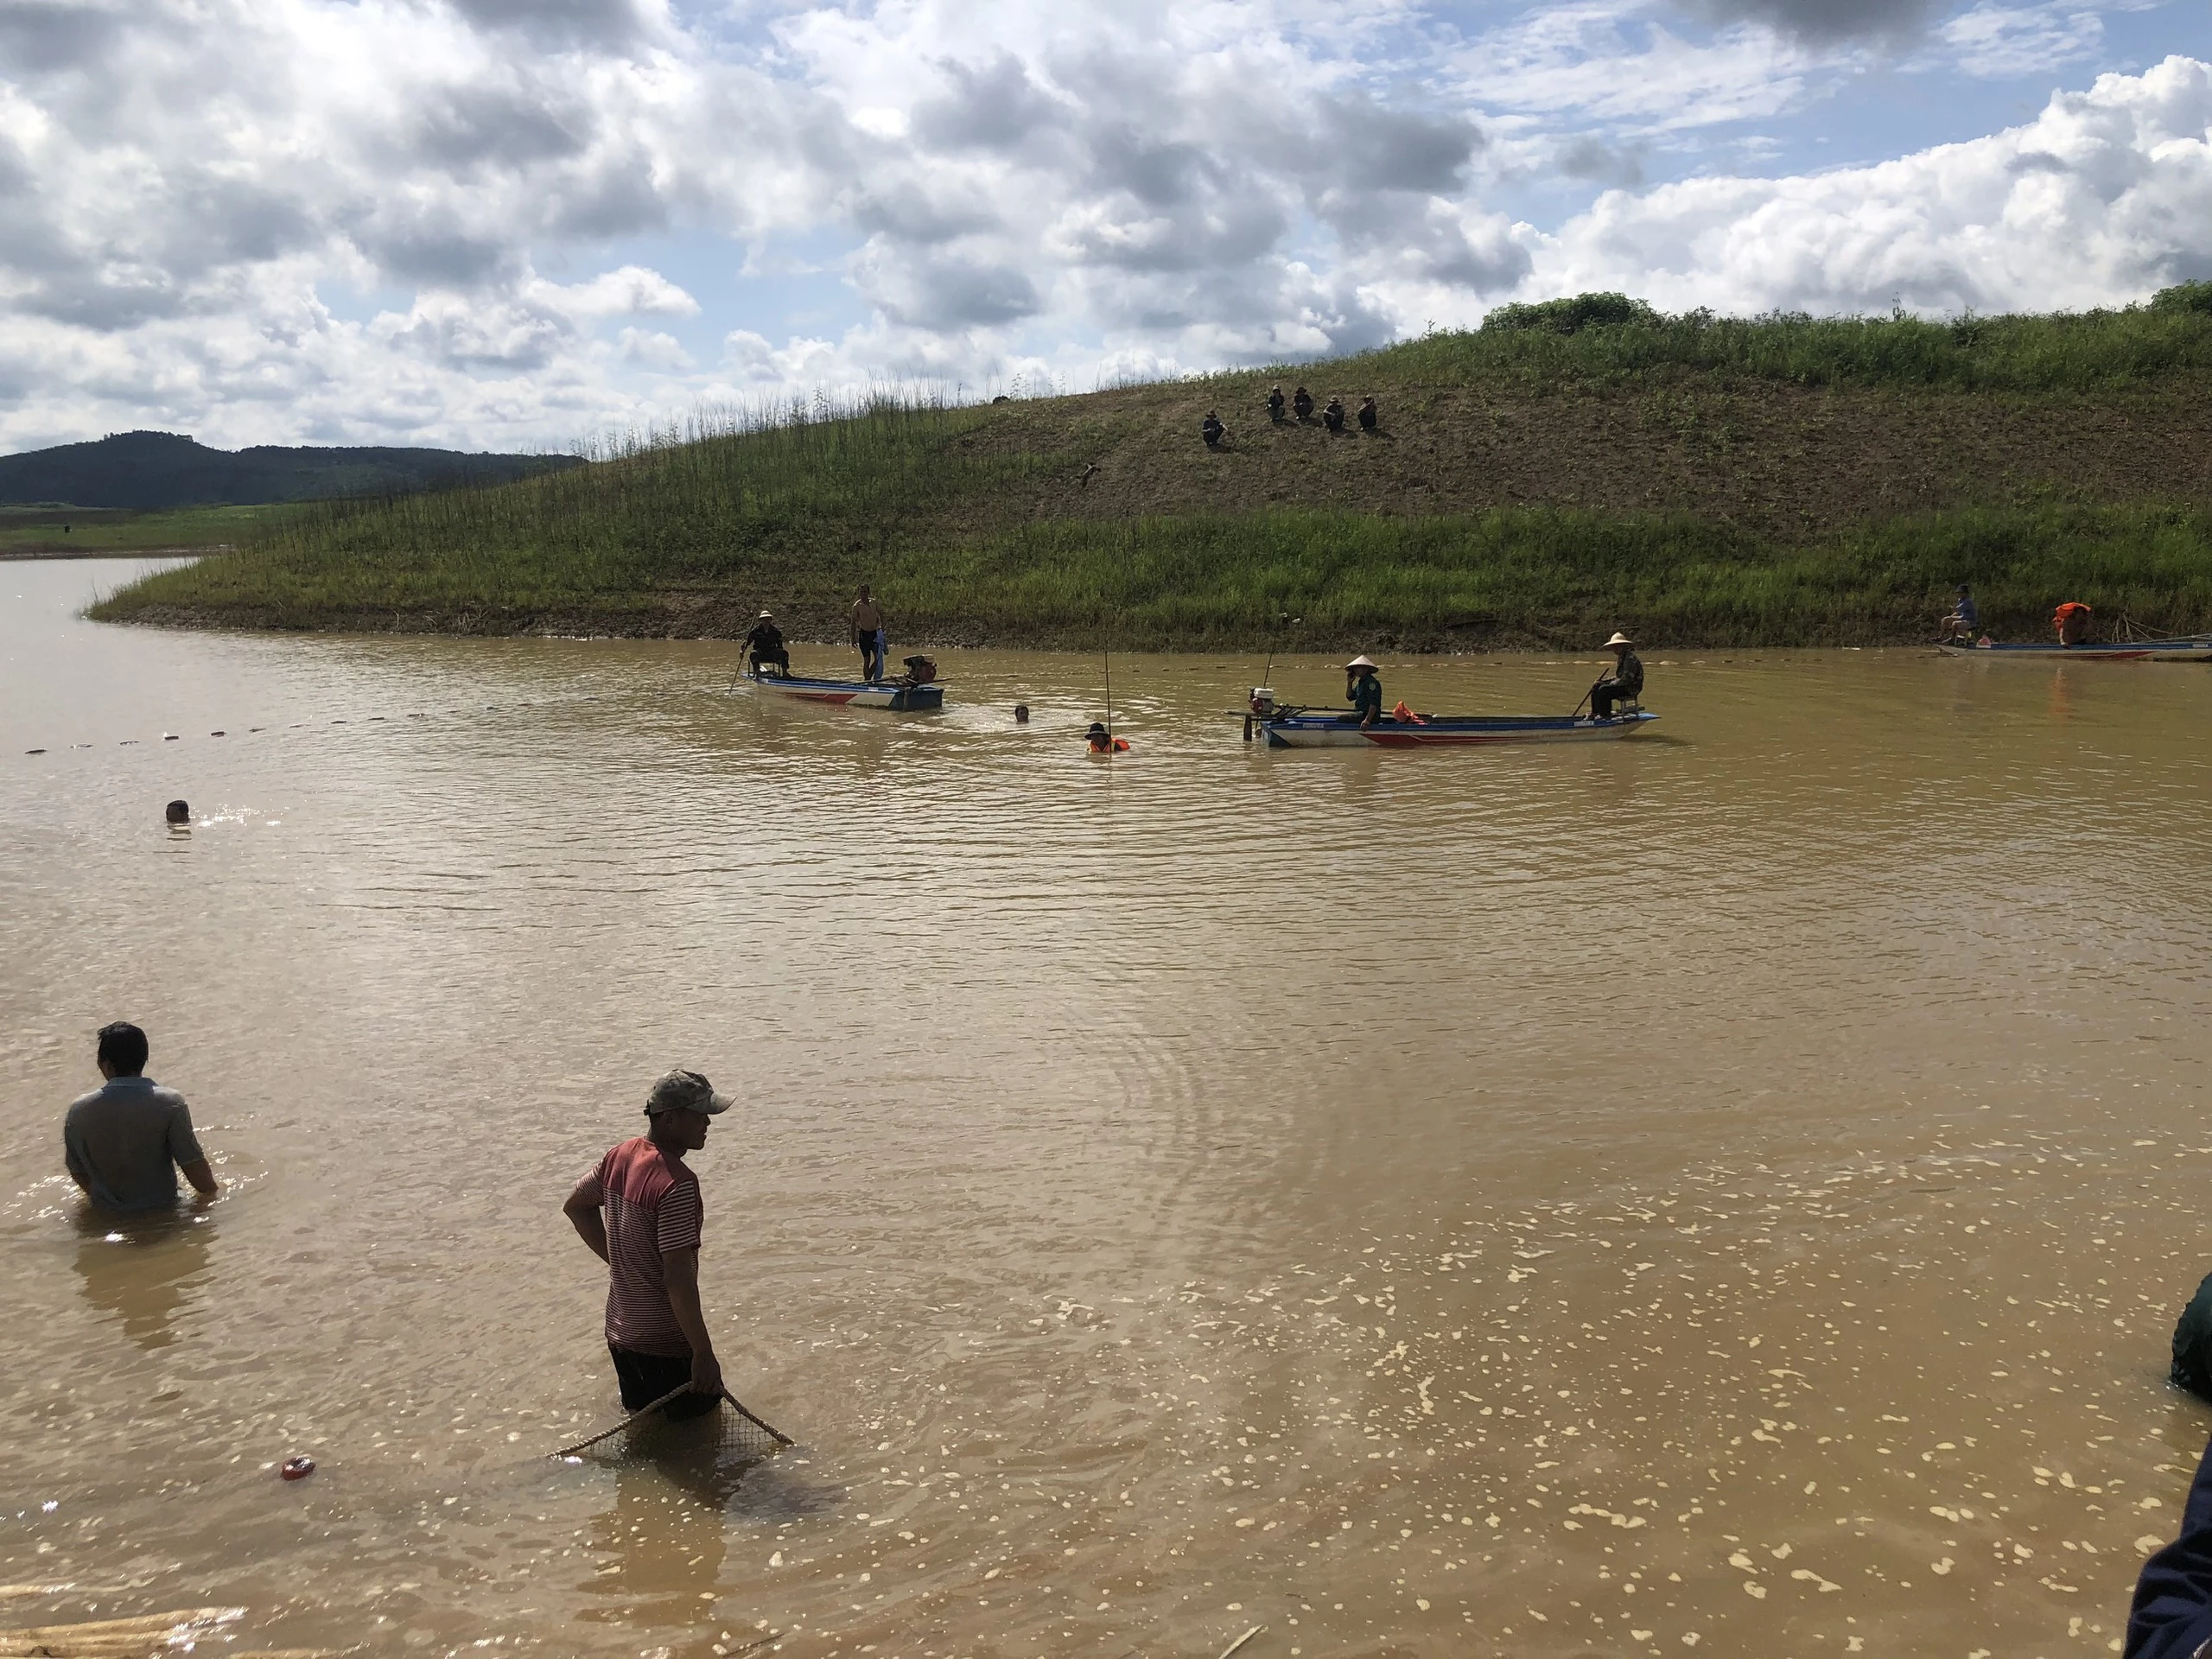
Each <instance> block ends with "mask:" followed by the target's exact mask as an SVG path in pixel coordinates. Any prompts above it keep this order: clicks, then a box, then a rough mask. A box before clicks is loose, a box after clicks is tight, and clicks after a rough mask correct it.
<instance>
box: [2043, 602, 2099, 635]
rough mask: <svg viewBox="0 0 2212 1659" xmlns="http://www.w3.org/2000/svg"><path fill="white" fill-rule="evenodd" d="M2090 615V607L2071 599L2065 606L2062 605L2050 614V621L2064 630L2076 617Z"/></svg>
mask: <svg viewBox="0 0 2212 1659" xmlns="http://www.w3.org/2000/svg"><path fill="white" fill-rule="evenodd" d="M2089 614H2090V611H2089V607H2088V606H2086V605H2084V604H2082V602H2081V601H2079V600H2075V599H2069V600H2068V601H2066V602H2065V603H2064V604H2063V605H2061V606H2060V607H2058V608H2057V609H2056V610H2055V611H2053V612H2052V613H2050V620H2052V621H2054V622H2056V623H2057V624H2058V626H2060V627H2062V628H2063V627H2064V626H2066V625H2067V624H2068V623H2069V622H2071V621H2072V620H2074V619H2075V617H2077V616H2088V615H2089Z"/></svg>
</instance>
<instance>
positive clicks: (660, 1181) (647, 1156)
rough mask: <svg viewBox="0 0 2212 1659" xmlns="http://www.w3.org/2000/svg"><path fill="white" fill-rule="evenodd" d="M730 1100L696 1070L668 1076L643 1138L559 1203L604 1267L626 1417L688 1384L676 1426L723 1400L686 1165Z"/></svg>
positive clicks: (693, 1184)
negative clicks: (702, 1293)
mask: <svg viewBox="0 0 2212 1659" xmlns="http://www.w3.org/2000/svg"><path fill="white" fill-rule="evenodd" d="M729 1107H730V1102H729V1100H728V1097H727V1096H722V1095H718V1094H716V1093H715V1091H714V1088H713V1086H712V1085H711V1084H709V1083H708V1081H707V1080H706V1078H704V1077H701V1076H700V1075H699V1074H698V1073H697V1072H696V1071H671V1072H670V1073H669V1074H668V1075H667V1076H666V1077H663V1078H662V1079H661V1080H660V1081H659V1082H658V1083H656V1084H653V1087H652V1093H651V1094H650V1095H648V1096H646V1097H645V1122H646V1125H647V1128H646V1132H645V1134H644V1135H639V1136H638V1137H637V1138H636V1139H635V1140H631V1141H624V1142H623V1143H622V1144H621V1145H620V1146H619V1147H615V1148H614V1149H613V1151H612V1152H609V1153H608V1154H607V1156H606V1157H604V1158H602V1159H601V1160H599V1166H598V1167H597V1168H596V1169H594V1170H593V1171H592V1172H591V1173H590V1174H588V1175H587V1176H585V1177H584V1178H583V1179H582V1180H581V1181H578V1182H577V1183H576V1190H575V1192H571V1193H569V1201H568V1203H567V1204H566V1205H563V1211H564V1212H565V1213H566V1214H567V1216H568V1217H569V1220H570V1221H571V1222H573V1223H574V1224H575V1229H576V1231H577V1232H578V1233H579V1234H580V1235H582V1238H583V1241H584V1243H587V1244H588V1245H590V1246H591V1248H592V1249H593V1250H594V1252H596V1253H597V1255H598V1256H599V1258H600V1260H601V1261H602V1262H606V1263H607V1348H608V1350H609V1351H611V1352H612V1353H613V1356H614V1375H615V1378H616V1380H617V1381H618V1382H620V1384H621V1385H622V1405H623V1408H624V1409H625V1410H628V1411H637V1410H639V1409H641V1408H644V1407H646V1406H649V1405H651V1404H652V1402H654V1401H656V1400H658V1399H659V1398H661V1397H662V1396H663V1395H667V1394H671V1393H673V1392H674V1391H675V1390H676V1389H680V1388H682V1387H683V1385H684V1384H685V1383H687V1382H688V1383H690V1388H691V1392H690V1393H689V1394H686V1395H682V1396H681V1397H679V1398H677V1399H675V1400H671V1401H670V1402H669V1403H668V1406H667V1408H666V1415H667V1416H668V1418H669V1419H670V1421H677V1422H680V1421H683V1419H684V1418H686V1417H697V1416H702V1415H703V1414H706V1413H708V1412H710V1411H712V1410H713V1409H714V1408H715V1406H716V1405H717V1404H719V1403H720V1402H721V1392H722V1368H721V1362H720V1361H718V1360H717V1359H716V1358H715V1343H714V1338H712V1337H711V1336H709V1334H708V1332H707V1320H706V1316H705V1314H703V1313H701V1312H700V1308H699V1238H700V1229H701V1225H702V1222H703V1220H704V1211H703V1210H702V1206H701V1205H700V1202H699V1178H698V1176H696V1174H694V1173H692V1172H691V1170H690V1167H689V1166H686V1165H685V1163H684V1161H683V1154H685V1153H687V1152H696V1151H698V1150H699V1148H700V1147H703V1146H705V1145H706V1144H707V1129H708V1128H709V1122H710V1120H711V1119H712V1118H713V1117H714V1116H715V1115H716V1114H718V1113H721V1112H726V1111H728V1109H729Z"/></svg>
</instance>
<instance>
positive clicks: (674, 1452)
mask: <svg viewBox="0 0 2212 1659" xmlns="http://www.w3.org/2000/svg"><path fill="white" fill-rule="evenodd" d="M665 1403H666V1402H664V1401H657V1402H654V1403H653V1404H652V1405H650V1406H648V1407H646V1408H645V1409H644V1410H643V1411H640V1412H638V1413H636V1414H633V1415H632V1416H631V1417H629V1418H627V1419H626V1420H625V1421H623V1422H621V1423H620V1424H618V1425H617V1426H616V1427H613V1428H612V1429H609V1430H607V1431H605V1432H604V1433H600V1434H596V1435H594V1436H593V1437H592V1438H591V1439H589V1440H580V1441H578V1442H577V1443H576V1444H575V1445H573V1446H563V1447H562V1448H561V1450H560V1451H558V1452H555V1453H554V1455H555V1456H556V1457H559V1458H566V1459H569V1460H571V1461H573V1462H578V1463H581V1462H582V1461H583V1459H586V1458H593V1459H606V1460H608V1461H613V1462H622V1461H627V1460H632V1459H658V1458H664V1457H669V1456H681V1457H683V1458H687V1459H695V1458H696V1459H708V1458H711V1459H714V1460H715V1461H716V1462H718V1463H749V1462H752V1461H753V1460H755V1459H760V1458H765V1457H767V1456H768V1455H769V1454H771V1453H772V1452H775V1451H777V1450H779V1448H781V1447H783V1446H789V1445H790V1444H791V1441H790V1440H789V1439H788V1438H786V1437H785V1436H784V1435H783V1434H781V1433H778V1432H777V1431H776V1430H775V1429H773V1428H772V1427H769V1425H768V1424H766V1422H764V1421H761V1420H760V1418H758V1417H756V1416H754V1415H753V1414H752V1413H751V1412H749V1411H747V1409H746V1408H744V1407H742V1406H741V1405H739V1404H738V1402H736V1400H734V1398H732V1397H731V1396H730V1395H727V1394H725V1395H722V1397H721V1399H719V1400H717V1401H716V1402H715V1408H714V1409H713V1410H712V1411H709V1412H706V1413H702V1414H700V1415H697V1416H693V1417H686V1418H683V1419H682V1420H680V1421H674V1422H671V1421H669V1417H668V1414H667V1413H666V1412H664V1411H663V1410H662V1409H661V1407H662V1406H663V1405H664V1404H665Z"/></svg>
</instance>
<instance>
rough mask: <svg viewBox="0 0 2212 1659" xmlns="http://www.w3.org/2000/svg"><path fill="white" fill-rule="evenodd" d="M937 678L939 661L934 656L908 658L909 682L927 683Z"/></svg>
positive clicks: (912, 683)
mask: <svg viewBox="0 0 2212 1659" xmlns="http://www.w3.org/2000/svg"><path fill="white" fill-rule="evenodd" d="M935 678H937V663H936V661H935V660H934V659H933V658H928V657H909V658H906V683H907V684H909V685H927V684H928V683H930V682H931V680H934V679H935Z"/></svg>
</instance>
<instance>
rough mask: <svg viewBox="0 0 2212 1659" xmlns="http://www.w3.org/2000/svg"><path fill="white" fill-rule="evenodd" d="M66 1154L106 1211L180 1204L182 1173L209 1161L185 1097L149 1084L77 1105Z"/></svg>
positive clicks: (133, 1083) (118, 1084) (125, 1081)
mask: <svg viewBox="0 0 2212 1659" xmlns="http://www.w3.org/2000/svg"><path fill="white" fill-rule="evenodd" d="M61 1151H62V1155H63V1156H64V1157H65V1158H66V1159H67V1160H68V1164H69V1173H71V1174H72V1175H74V1176H75V1177H77V1179H79V1180H80V1181H82V1182H83V1183H84V1184H85V1192H86V1196H88V1197H89V1198H91V1199H92V1202H93V1203H94V1204H97V1205H99V1206H100V1207H101V1208H102V1209H104V1210H158V1209H161V1208H162V1207H163V1206H164V1205H172V1204H175V1202H176V1166H177V1165H179V1164H190V1163H197V1162H199V1161H200V1159H201V1158H203V1157H204V1156H206V1154H203V1153H202V1152H201V1151H200V1142H199V1141H198V1140H197V1139H195V1138H194V1135H193V1133H192V1111H191V1109H190V1108H188V1106H186V1105H185V1103H184V1096H182V1095H180V1094H179V1093H177V1091H176V1090H174V1089H164V1088H162V1087H161V1086H160V1085H159V1084H156V1083H154V1082H153V1081H152V1080H151V1079H149V1078H146V1077H111V1078H109V1079H108V1081H107V1083H106V1084H105V1085H103V1086H102V1087H100V1088H98V1089H95V1090H92V1093H91V1094H89V1095H83V1096H79V1097H78V1098H77V1099H76V1100H74V1101H73V1102H71V1103H70V1106H69V1114H68V1116H67V1117H65V1118H63V1119H62V1120H61Z"/></svg>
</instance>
